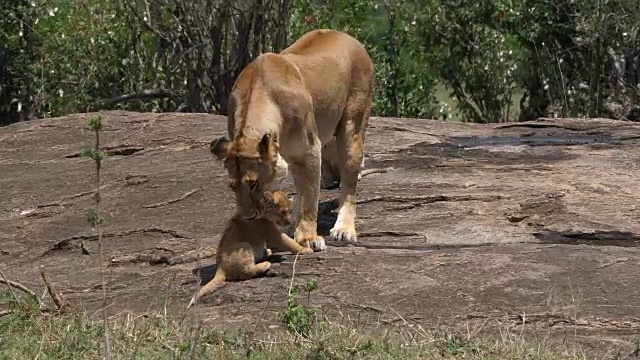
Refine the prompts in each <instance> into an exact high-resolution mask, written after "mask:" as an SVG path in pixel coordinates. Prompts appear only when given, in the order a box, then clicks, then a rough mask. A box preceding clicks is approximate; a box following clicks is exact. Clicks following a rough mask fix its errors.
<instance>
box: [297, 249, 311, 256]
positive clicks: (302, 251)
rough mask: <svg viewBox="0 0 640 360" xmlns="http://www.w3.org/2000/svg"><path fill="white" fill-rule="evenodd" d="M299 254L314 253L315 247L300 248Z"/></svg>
mask: <svg viewBox="0 0 640 360" xmlns="http://www.w3.org/2000/svg"><path fill="white" fill-rule="evenodd" d="M298 254H299V255H307V254H313V249H312V248H310V247H303V248H302V249H300V251H298Z"/></svg>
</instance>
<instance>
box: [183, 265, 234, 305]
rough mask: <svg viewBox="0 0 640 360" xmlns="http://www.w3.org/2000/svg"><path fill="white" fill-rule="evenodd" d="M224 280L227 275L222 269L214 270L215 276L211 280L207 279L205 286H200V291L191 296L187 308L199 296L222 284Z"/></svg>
mask: <svg viewBox="0 0 640 360" xmlns="http://www.w3.org/2000/svg"><path fill="white" fill-rule="evenodd" d="M226 280H227V277H226V275H225V274H224V272H223V271H222V270H218V271H216V276H214V277H213V279H211V281H209V282H208V283H207V284H206V285H205V286H203V287H201V288H200V291H198V293H197V294H195V295H194V296H193V297H192V298H191V301H190V302H189V305H188V306H187V309H188V308H190V307H191V306H193V305H194V304H195V303H196V301H197V300H198V299H200V298H201V297H203V296H205V295H207V294H208V293H210V292H212V291H214V290H216V289H218V288H220V287H222V286H224V285H225V281H226Z"/></svg>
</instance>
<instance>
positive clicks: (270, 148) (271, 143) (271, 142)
mask: <svg viewBox="0 0 640 360" xmlns="http://www.w3.org/2000/svg"><path fill="white" fill-rule="evenodd" d="M259 150H260V157H262V158H263V159H264V158H267V159H272V160H275V159H277V157H278V136H277V135H276V134H274V133H273V132H271V131H267V133H266V134H264V136H262V140H260V145H259Z"/></svg>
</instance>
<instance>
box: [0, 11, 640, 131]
mask: <svg viewBox="0 0 640 360" xmlns="http://www.w3.org/2000/svg"><path fill="white" fill-rule="evenodd" d="M639 10H640V2H638V1H635V0H558V1H552V0H510V1H507V0H486V1H476V2H471V1H463V0H449V1H435V0H396V1H392V0H386V1H380V0H240V1H239V0H194V1H186V0H4V1H2V2H1V3H0V123H2V124H7V123H11V122H15V121H20V120H28V119H31V118H44V117H52V116H60V115H64V114H68V113H75V112H84V111H88V110H96V109H129V110H137V111H156V112H164V111H193V112H213V113H221V114H224V113H225V111H226V101H227V100H226V99H227V96H228V94H229V91H230V89H231V87H232V85H233V81H234V80H235V78H236V77H237V75H238V74H239V72H240V71H241V70H242V69H243V68H244V66H246V64H247V63H248V62H249V61H251V60H252V59H253V58H255V57H256V56H258V55H259V54H260V53H263V52H267V51H279V50H281V49H283V48H284V47H286V46H287V45H288V44H290V43H291V42H293V41H294V40H295V39H296V38H297V37H299V36H300V35H301V34H303V33H304V32H306V31H308V30H311V29H314V28H332V29H337V30H342V31H345V32H347V33H349V34H351V35H353V36H355V37H356V38H358V39H359V40H360V41H362V42H363V44H365V46H366V47H367V49H368V50H369V52H370V54H371V56H372V58H373V59H374V62H375V64H376V94H375V98H374V104H373V111H372V112H373V114H374V115H378V116H399V117H419V118H437V119H443V120H461V121H472V122H502V121H507V120H527V119H532V118H536V117H539V116H553V115H555V116H589V117H598V116H606V117H612V118H618V119H629V120H637V119H636V118H637V117H638V114H637V113H640V111H638V109H637V108H636V106H635V104H636V103H637V98H638V91H639V89H638V83H639V81H638V78H639V76H640V74H639V72H640V57H639V55H640V46H639V42H638V28H639V26H640V25H639V24H640V11H639Z"/></svg>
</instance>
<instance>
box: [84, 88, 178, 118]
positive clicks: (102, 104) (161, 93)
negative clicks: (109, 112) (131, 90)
mask: <svg viewBox="0 0 640 360" xmlns="http://www.w3.org/2000/svg"><path fill="white" fill-rule="evenodd" d="M171 97H175V95H174V93H173V92H172V91H169V90H164V89H156V90H145V91H142V92H139V93H135V94H127V95H121V96H116V97H113V98H110V99H104V100H99V101H96V102H94V103H93V104H91V105H89V106H88V107H87V112H91V111H97V110H100V109H104V108H106V107H109V106H112V105H116V104H119V103H121V102H125V101H131V100H149V99H162V98H171Z"/></svg>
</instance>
